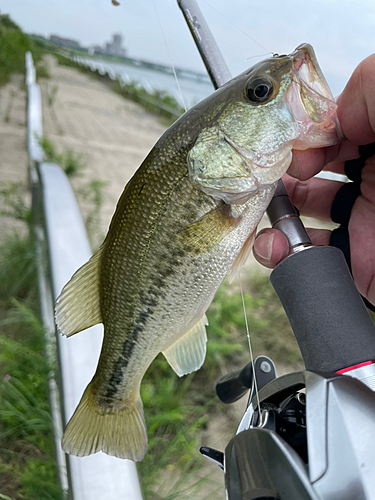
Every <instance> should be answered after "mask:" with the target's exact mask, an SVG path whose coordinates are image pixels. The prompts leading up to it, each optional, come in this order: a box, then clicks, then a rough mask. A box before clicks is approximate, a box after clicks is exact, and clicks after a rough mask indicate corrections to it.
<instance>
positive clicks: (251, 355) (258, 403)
mask: <svg viewBox="0 0 375 500" xmlns="http://www.w3.org/2000/svg"><path fill="white" fill-rule="evenodd" d="M238 279H239V281H240V290H241V299H242V307H243V314H244V316H245V326H246V335H247V341H248V343H249V350H250V361H251V364H252V367H253V377H254V388H255V397H256V400H257V405H258V414H259V418H258V423H260V421H261V414H260V400H259V393H258V382H257V377H256V373H255V366H254V356H253V349H252V347H251V340H250V330H249V325H248V322H247V314H246V306H245V299H244V295H243V290H242V282H241V271H239V272H238Z"/></svg>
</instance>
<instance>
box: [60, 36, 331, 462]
mask: <svg viewBox="0 0 375 500" xmlns="http://www.w3.org/2000/svg"><path fill="white" fill-rule="evenodd" d="M335 111H336V104H335V102H334V99H333V97H332V94H331V92H330V90H329V87H328V85H327V83H326V81H325V79H324V77H323V75H322V72H321V70H320V68H319V66H318V63H317V61H316V58H315V55H314V52H313V49H312V47H311V46H309V45H302V46H300V47H299V48H297V49H296V50H295V51H294V52H293V53H292V54H290V55H275V56H273V57H271V58H269V59H267V60H265V61H262V62H260V63H258V64H256V65H255V66H253V67H252V68H251V69H249V70H247V71H245V72H244V73H242V74H240V75H239V76H237V77H236V78H234V79H233V80H231V81H230V82H228V83H227V84H225V85H224V86H223V87H221V88H220V89H219V90H217V91H216V92H214V93H213V94H212V95H211V96H209V97H208V98H206V99H205V100H203V101H201V102H200V103H198V104H197V105H196V106H194V107H193V108H191V109H190V110H189V111H188V112H187V113H185V114H184V115H183V116H182V117H181V118H180V119H179V120H177V121H176V122H175V123H174V124H173V125H172V126H171V127H170V128H169V129H168V130H167V131H166V132H165V134H164V135H163V136H162V137H161V139H160V140H159V141H158V142H157V144H156V145H155V146H154V148H153V149H152V150H151V152H150V153H149V155H148V156H147V157H146V159H145V160H144V162H143V163H142V165H141V166H140V168H139V169H138V170H137V172H136V173H135V175H134V176H133V178H132V179H131V180H130V182H129V183H128V184H127V186H126V187H125V190H124V192H123V194H122V196H121V198H120V200H119V202H118V205H117V208H116V211H115V214H114V216H113V218H112V221H111V225H110V228H109V231H108V234H107V236H106V238H105V240H104V243H103V244H102V246H101V247H100V249H99V250H98V252H97V253H96V254H95V255H93V257H92V258H91V259H90V260H89V261H88V262H87V263H86V264H85V265H84V266H82V267H81V268H80V269H79V270H78V271H77V272H76V273H75V274H74V275H73V277H72V279H71V280H70V281H69V283H68V284H67V285H66V286H65V287H64V289H63V291H62V293H61V295H60V297H59V298H58V299H57V305H56V321H57V325H58V327H59V329H60V331H61V333H62V334H64V335H67V336H70V335H74V334H75V333H77V332H79V331H81V330H84V329H86V328H88V327H90V326H92V325H95V324H97V323H100V322H102V323H103V324H104V340H103V346H102V351H101V355H100V359H99V363H98V367H97V370H96V373H95V375H94V377H93V379H92V381H91V382H90V384H89V385H88V386H87V388H86V390H85V392H84V394H83V396H82V399H81V401H80V403H79V405H78V407H77V409H76V411H75V413H74V414H73V416H72V418H71V420H70V421H69V423H68V425H67V428H66V430H65V434H64V436H63V440H62V446H63V449H64V450H65V451H66V452H67V453H72V454H74V455H77V456H86V455H90V454H92V453H96V452H98V451H100V450H101V451H104V452H105V453H108V454H109V455H114V456H117V457H120V458H128V459H131V460H134V461H138V460H141V459H142V458H143V456H144V454H145V452H146V449H147V433H146V427H145V422H144V415H143V407H142V402H141V398H140V384H141V380H142V377H143V375H144V373H145V371H146V369H147V368H148V366H149V365H150V363H151V362H152V360H153V359H154V358H155V357H156V356H157V354H158V353H159V352H162V353H163V354H164V356H165V357H166V359H167V360H168V362H169V363H170V365H171V366H172V368H173V369H174V371H175V372H176V373H177V374H178V375H180V376H182V375H184V374H187V373H190V372H192V371H194V370H197V369H198V368H200V366H201V365H202V364H203V361H204V358H205V352H206V340H207V339H206V325H207V320H206V316H205V312H206V310H207V308H208V306H209V305H210V303H211V301H212V299H213V297H214V294H215V292H216V290H217V288H218V287H219V285H220V284H221V282H222V281H223V279H224V278H225V276H226V275H227V274H228V272H229V271H230V270H232V271H233V272H234V273H236V271H237V270H238V269H239V267H240V266H241V265H242V264H243V262H244V261H245V260H246V257H247V255H248V254H249V252H250V250H251V246H252V242H253V236H254V234H255V231H256V228H257V225H258V223H259V221H260V219H261V217H262V215H263V213H264V212H265V210H266V208H267V206H268V204H269V202H270V200H271V197H272V195H273V192H274V190H275V188H276V185H277V182H278V180H279V179H280V177H281V176H282V175H283V174H284V173H285V172H286V170H287V168H288V167H289V165H290V162H291V159H292V149H293V148H298V149H304V148H308V147H314V146H316V147H321V146H328V145H332V144H336V143H338V142H339V141H340V140H341V137H340V133H339V132H338V123H337V120H336V115H335Z"/></svg>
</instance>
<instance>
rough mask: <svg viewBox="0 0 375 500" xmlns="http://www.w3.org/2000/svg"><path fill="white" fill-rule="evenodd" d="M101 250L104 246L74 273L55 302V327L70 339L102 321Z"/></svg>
mask: <svg viewBox="0 0 375 500" xmlns="http://www.w3.org/2000/svg"><path fill="white" fill-rule="evenodd" d="M102 250H103V247H101V248H99V250H98V251H97V252H96V253H95V254H94V255H93V256H92V257H91V259H90V260H89V261H88V262H86V264H84V265H83V266H82V267H80V268H79V269H78V271H76V272H75V273H74V274H73V276H72V278H71V280H70V281H69V282H68V283H67V284H66V285H65V286H64V288H63V289H62V292H61V294H60V295H59V297H58V298H57V300H56V307H55V319H56V324H57V326H58V328H59V329H60V331H61V333H62V334H63V335H66V336H67V337H70V336H71V335H74V334H75V333H78V332H80V331H82V330H85V329H86V328H89V327H90V326H93V325H96V324H98V323H101V322H102V315H101V311H100V291H99V275H100V259H101V254H102Z"/></svg>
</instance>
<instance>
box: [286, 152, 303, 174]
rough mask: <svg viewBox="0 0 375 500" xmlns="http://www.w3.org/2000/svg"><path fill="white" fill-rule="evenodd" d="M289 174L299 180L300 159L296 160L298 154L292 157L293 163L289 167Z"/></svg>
mask: <svg viewBox="0 0 375 500" xmlns="http://www.w3.org/2000/svg"><path fill="white" fill-rule="evenodd" d="M288 174H289V175H291V176H292V177H295V178H296V179H299V175H300V174H299V163H298V159H297V158H296V154H295V153H294V154H293V157H292V163H291V164H290V165H289V168H288Z"/></svg>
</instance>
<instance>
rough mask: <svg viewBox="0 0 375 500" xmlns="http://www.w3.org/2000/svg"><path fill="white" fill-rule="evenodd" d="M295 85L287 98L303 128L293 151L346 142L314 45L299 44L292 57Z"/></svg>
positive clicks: (290, 108)
mask: <svg viewBox="0 0 375 500" xmlns="http://www.w3.org/2000/svg"><path fill="white" fill-rule="evenodd" d="M290 57H291V58H292V60H293V82H294V85H291V86H290V89H289V92H288V93H287V95H286V101H287V105H288V107H289V111H290V112H291V114H292V115H293V117H294V119H295V120H296V121H297V122H298V123H299V126H300V131H301V133H300V137H299V139H298V140H297V141H296V143H295V144H294V145H293V149H307V148H309V147H324V146H330V145H333V144H338V143H339V142H341V141H342V140H343V139H344V136H343V134H342V131H341V127H340V125H339V122H338V119H337V116H336V110H337V104H336V102H335V99H334V97H333V95H332V92H331V90H330V88H329V85H328V83H327V81H326V79H325V77H324V75H323V72H322V70H321V69H320V66H319V64H318V61H317V58H316V56H315V52H314V49H313V48H312V46H311V45H310V44H307V43H304V44H302V45H299V46H298V47H297V48H296V49H295V51H294V52H292V53H291V54H290Z"/></svg>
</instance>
